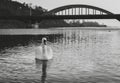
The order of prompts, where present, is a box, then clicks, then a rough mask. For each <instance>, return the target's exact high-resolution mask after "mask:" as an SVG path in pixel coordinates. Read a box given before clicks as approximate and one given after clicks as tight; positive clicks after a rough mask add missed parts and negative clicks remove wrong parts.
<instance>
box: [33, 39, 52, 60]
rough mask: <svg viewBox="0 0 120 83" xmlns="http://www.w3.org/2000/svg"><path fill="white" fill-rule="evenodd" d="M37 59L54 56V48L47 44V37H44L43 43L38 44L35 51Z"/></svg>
mask: <svg viewBox="0 0 120 83" xmlns="http://www.w3.org/2000/svg"><path fill="white" fill-rule="evenodd" d="M35 55H36V59H40V60H50V59H52V58H53V51H52V48H51V47H49V46H48V45H47V39H46V38H42V45H41V46H38V47H37V48H36V51H35Z"/></svg>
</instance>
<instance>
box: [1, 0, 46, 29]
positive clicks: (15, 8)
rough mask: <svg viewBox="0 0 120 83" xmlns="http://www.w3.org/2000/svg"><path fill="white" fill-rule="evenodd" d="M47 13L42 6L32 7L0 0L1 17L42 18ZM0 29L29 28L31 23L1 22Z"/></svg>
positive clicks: (10, 0) (9, 0) (8, 0)
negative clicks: (30, 16)
mask: <svg viewBox="0 0 120 83" xmlns="http://www.w3.org/2000/svg"><path fill="white" fill-rule="evenodd" d="M45 12H47V10H45V9H44V8H42V7H40V6H34V8H33V7H30V5H29V4H27V3H20V2H17V1H12V0H0V16H29V15H30V14H31V15H32V16H40V15H41V14H43V13H45ZM0 28H5V29H6V28H29V21H23V20H22V21H18V20H0Z"/></svg>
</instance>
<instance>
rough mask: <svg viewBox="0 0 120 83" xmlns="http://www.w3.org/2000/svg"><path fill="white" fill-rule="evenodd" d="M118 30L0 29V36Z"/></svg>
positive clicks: (107, 28)
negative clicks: (64, 31) (61, 31)
mask: <svg viewBox="0 0 120 83" xmlns="http://www.w3.org/2000/svg"><path fill="white" fill-rule="evenodd" d="M64 29H66V30H68V29H70V30H77V29H81V30H120V28H118V27H117V28H112V27H69V28H67V27H62V28H61V27H59V28H48V29H0V35H39V34H53V33H54V34H55V33H57V32H56V30H64Z"/></svg>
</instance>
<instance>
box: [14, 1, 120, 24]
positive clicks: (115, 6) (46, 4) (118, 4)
mask: <svg viewBox="0 0 120 83" xmlns="http://www.w3.org/2000/svg"><path fill="white" fill-rule="evenodd" d="M14 1H19V2H22V3H23V2H26V3H32V6H34V5H37V6H41V7H43V8H45V9H47V10H51V9H54V8H57V7H60V6H64V5H70V4H85V5H92V6H96V7H99V8H103V9H105V10H108V11H110V12H112V13H114V14H120V0H14ZM99 22H100V23H102V22H103V20H99ZM104 23H105V24H107V25H110V26H120V22H119V21H117V20H104Z"/></svg>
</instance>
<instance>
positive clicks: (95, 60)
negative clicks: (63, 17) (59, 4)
mask: <svg viewBox="0 0 120 83" xmlns="http://www.w3.org/2000/svg"><path fill="white" fill-rule="evenodd" d="M46 31H47V32H49V34H41V33H40V34H38V35H0V38H1V40H0V46H1V47H0V83H40V78H41V72H40V70H39V69H37V68H36V64H35V53H34V49H35V48H36V47H37V46H39V45H40V43H41V39H42V37H47V38H48V41H49V42H48V45H49V46H51V47H52V49H53V52H54V60H53V61H52V63H51V66H50V67H49V68H48V76H47V82H48V83H120V30H107V29H105V30H103V29H102V30H100V29H97V30H96V29H80V28H57V29H46Z"/></svg>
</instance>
